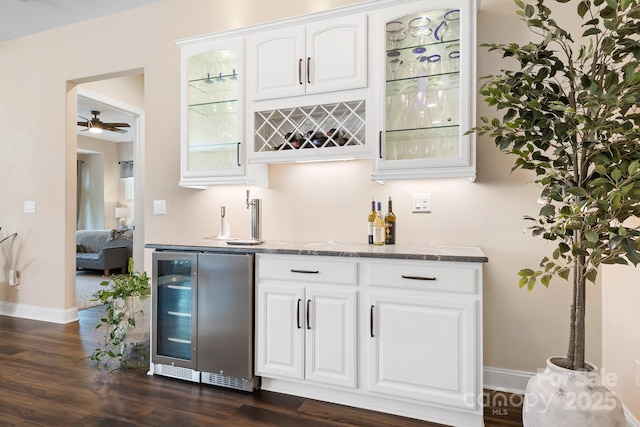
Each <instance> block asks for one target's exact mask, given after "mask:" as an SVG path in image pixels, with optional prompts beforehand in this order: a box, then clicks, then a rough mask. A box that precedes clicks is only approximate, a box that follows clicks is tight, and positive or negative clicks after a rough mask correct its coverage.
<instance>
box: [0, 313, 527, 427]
mask: <svg viewBox="0 0 640 427" xmlns="http://www.w3.org/2000/svg"><path fill="white" fill-rule="evenodd" d="M98 313H99V307H96V308H92V309H88V310H83V311H81V312H80V322H77V323H72V324H68V325H57V324H52V323H46V322H37V321H32V320H24V319H16V318H11V317H4V316H0V426H17V425H19V426H24V427H26V426H109V427H113V426H135V425H143V426H181V427H183V426H198V427H200V426H205V425H206V426H279V427H286V426H295V427H300V426H305V427H306V426H358V427H360V426H372V427H373V426H375V427H383V426H403V427H405V426H406V427H411V426H416V427H417V426H422V427H425V426H436V424H432V423H427V422H422V421H417V420H413V419H408V418H402V417H396V416H392V415H386V414H380V413H377V412H371V411H365V410H360V409H354V408H349V407H345V406H340V405H334V404H329V403H323V402H318V401H314V400H309V399H303V398H299V397H293V396H287V395H283V394H278V393H272V392H267V391H258V392H255V393H243V392H238V391H233V390H228V389H221V388H217V387H213V386H206V385H199V384H194V383H188V382H184V381H180V380H173V379H169V378H164V377H159V376H148V375H146V370H140V369H136V370H118V371H115V372H112V373H109V372H105V371H104V370H99V369H96V368H95V366H94V365H93V362H91V361H90V360H88V358H87V355H89V354H91V353H92V351H93V348H94V346H95V343H96V342H97V340H99V339H100V338H101V332H100V330H98V331H96V330H95V325H96V319H97V316H98ZM505 397H506V398H507V399H506V400H508V401H510V403H511V405H510V406H504V405H503V403H504V398H505ZM486 400H487V401H488V402H487V403H488V405H485V425H486V426H487V427H498V426H521V425H522V423H521V421H520V417H521V411H520V405H519V402H520V401H521V400H520V396H517V395H513V396H512V395H508V394H504V393H500V394H499V395H498V394H495V393H488V395H487V397H486Z"/></svg>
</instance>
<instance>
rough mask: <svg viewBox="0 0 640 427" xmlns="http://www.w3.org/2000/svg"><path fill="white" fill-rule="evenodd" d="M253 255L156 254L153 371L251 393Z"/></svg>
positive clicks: (254, 380) (256, 381) (253, 385)
mask: <svg viewBox="0 0 640 427" xmlns="http://www.w3.org/2000/svg"><path fill="white" fill-rule="evenodd" d="M253 265H254V255H253V254H236V253H234V254H228V253H202V252H200V253H197V252H175V251H174V252H164V251H156V252H154V253H153V288H152V301H153V315H152V352H151V373H153V374H157V375H164V376H169V377H172V378H179V379H183V380H187V381H193V382H202V383H207V384H211V385H218V386H223V387H230V388H235V389H240V390H246V391H251V390H254V389H255V388H257V386H258V384H259V379H258V378H257V377H255V376H254V374H253V338H254V330H253V300H254V278H253Z"/></svg>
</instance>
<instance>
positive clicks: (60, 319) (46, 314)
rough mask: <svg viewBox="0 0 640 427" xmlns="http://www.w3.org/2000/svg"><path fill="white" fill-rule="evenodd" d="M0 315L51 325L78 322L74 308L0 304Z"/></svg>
mask: <svg viewBox="0 0 640 427" xmlns="http://www.w3.org/2000/svg"><path fill="white" fill-rule="evenodd" d="M0 315H2V316H10V317H20V318H22V319H31V320H40V321H43V322H51V323H71V322H75V321H77V320H78V309H77V308H75V307H74V308H69V309H66V310H60V309H57V308H45V307H38V306H34V305H25V304H14V303H10V302H0Z"/></svg>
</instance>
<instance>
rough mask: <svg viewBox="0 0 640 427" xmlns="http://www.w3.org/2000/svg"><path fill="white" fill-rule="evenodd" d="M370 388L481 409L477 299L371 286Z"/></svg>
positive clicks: (422, 399) (412, 398)
mask: <svg viewBox="0 0 640 427" xmlns="http://www.w3.org/2000/svg"><path fill="white" fill-rule="evenodd" d="M369 304H370V316H371V322H370V338H371V339H370V345H369V369H368V371H369V382H368V384H369V390H370V391H372V392H375V393H383V394H388V395H392V396H398V397H402V398H407V399H411V400H420V401H424V402H430V403H432V402H435V403H441V404H446V405H454V406H460V407H466V408H471V409H475V407H476V402H475V399H473V398H471V399H470V397H472V396H474V394H475V385H476V384H475V383H476V381H475V370H476V367H475V360H474V357H473V356H474V343H475V334H473V333H472V331H473V329H474V327H473V325H474V322H475V302H474V301H470V300H460V299H453V298H451V299H449V298H434V297H430V296H428V295H422V294H421V293H416V292H413V293H406V294H401V295H398V294H397V293H396V294H392V293H389V292H384V293H383V292H371V293H370V294H369Z"/></svg>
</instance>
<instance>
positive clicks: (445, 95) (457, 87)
mask: <svg viewBox="0 0 640 427" xmlns="http://www.w3.org/2000/svg"><path fill="white" fill-rule="evenodd" d="M472 4H475V3H474V2H473V1H470V2H468V3H467V2H460V1H458V2H456V1H453V2H446V3H442V5H441V6H437V3H434V2H412V3H410V4H409V5H406V6H402V7H394V8H389V9H385V10H382V11H380V12H379V14H378V15H377V19H376V21H375V22H376V31H375V33H374V35H375V36H376V41H377V43H375V44H374V46H377V47H376V50H377V54H376V57H377V58H378V59H379V61H378V63H377V65H376V67H377V68H376V70H377V71H378V73H380V75H382V76H383V78H381V79H380V81H381V83H382V86H383V87H382V91H381V93H382V94H384V96H383V99H382V100H381V101H382V102H380V103H379V108H380V112H379V116H378V117H379V122H380V123H383V127H382V128H381V129H380V131H379V135H378V137H379V141H378V147H377V150H376V153H375V159H374V173H373V178H374V179H394V178H396V179H401V178H431V177H458V176H463V177H467V178H470V179H472V180H473V179H475V140H474V137H473V135H465V132H466V131H468V130H469V129H470V128H471V127H472V126H473V123H474V117H473V115H474V111H475V108H474V107H475V48H474V46H475V26H476V18H475V15H476V12H475V8H474V6H473V5H472Z"/></svg>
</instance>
